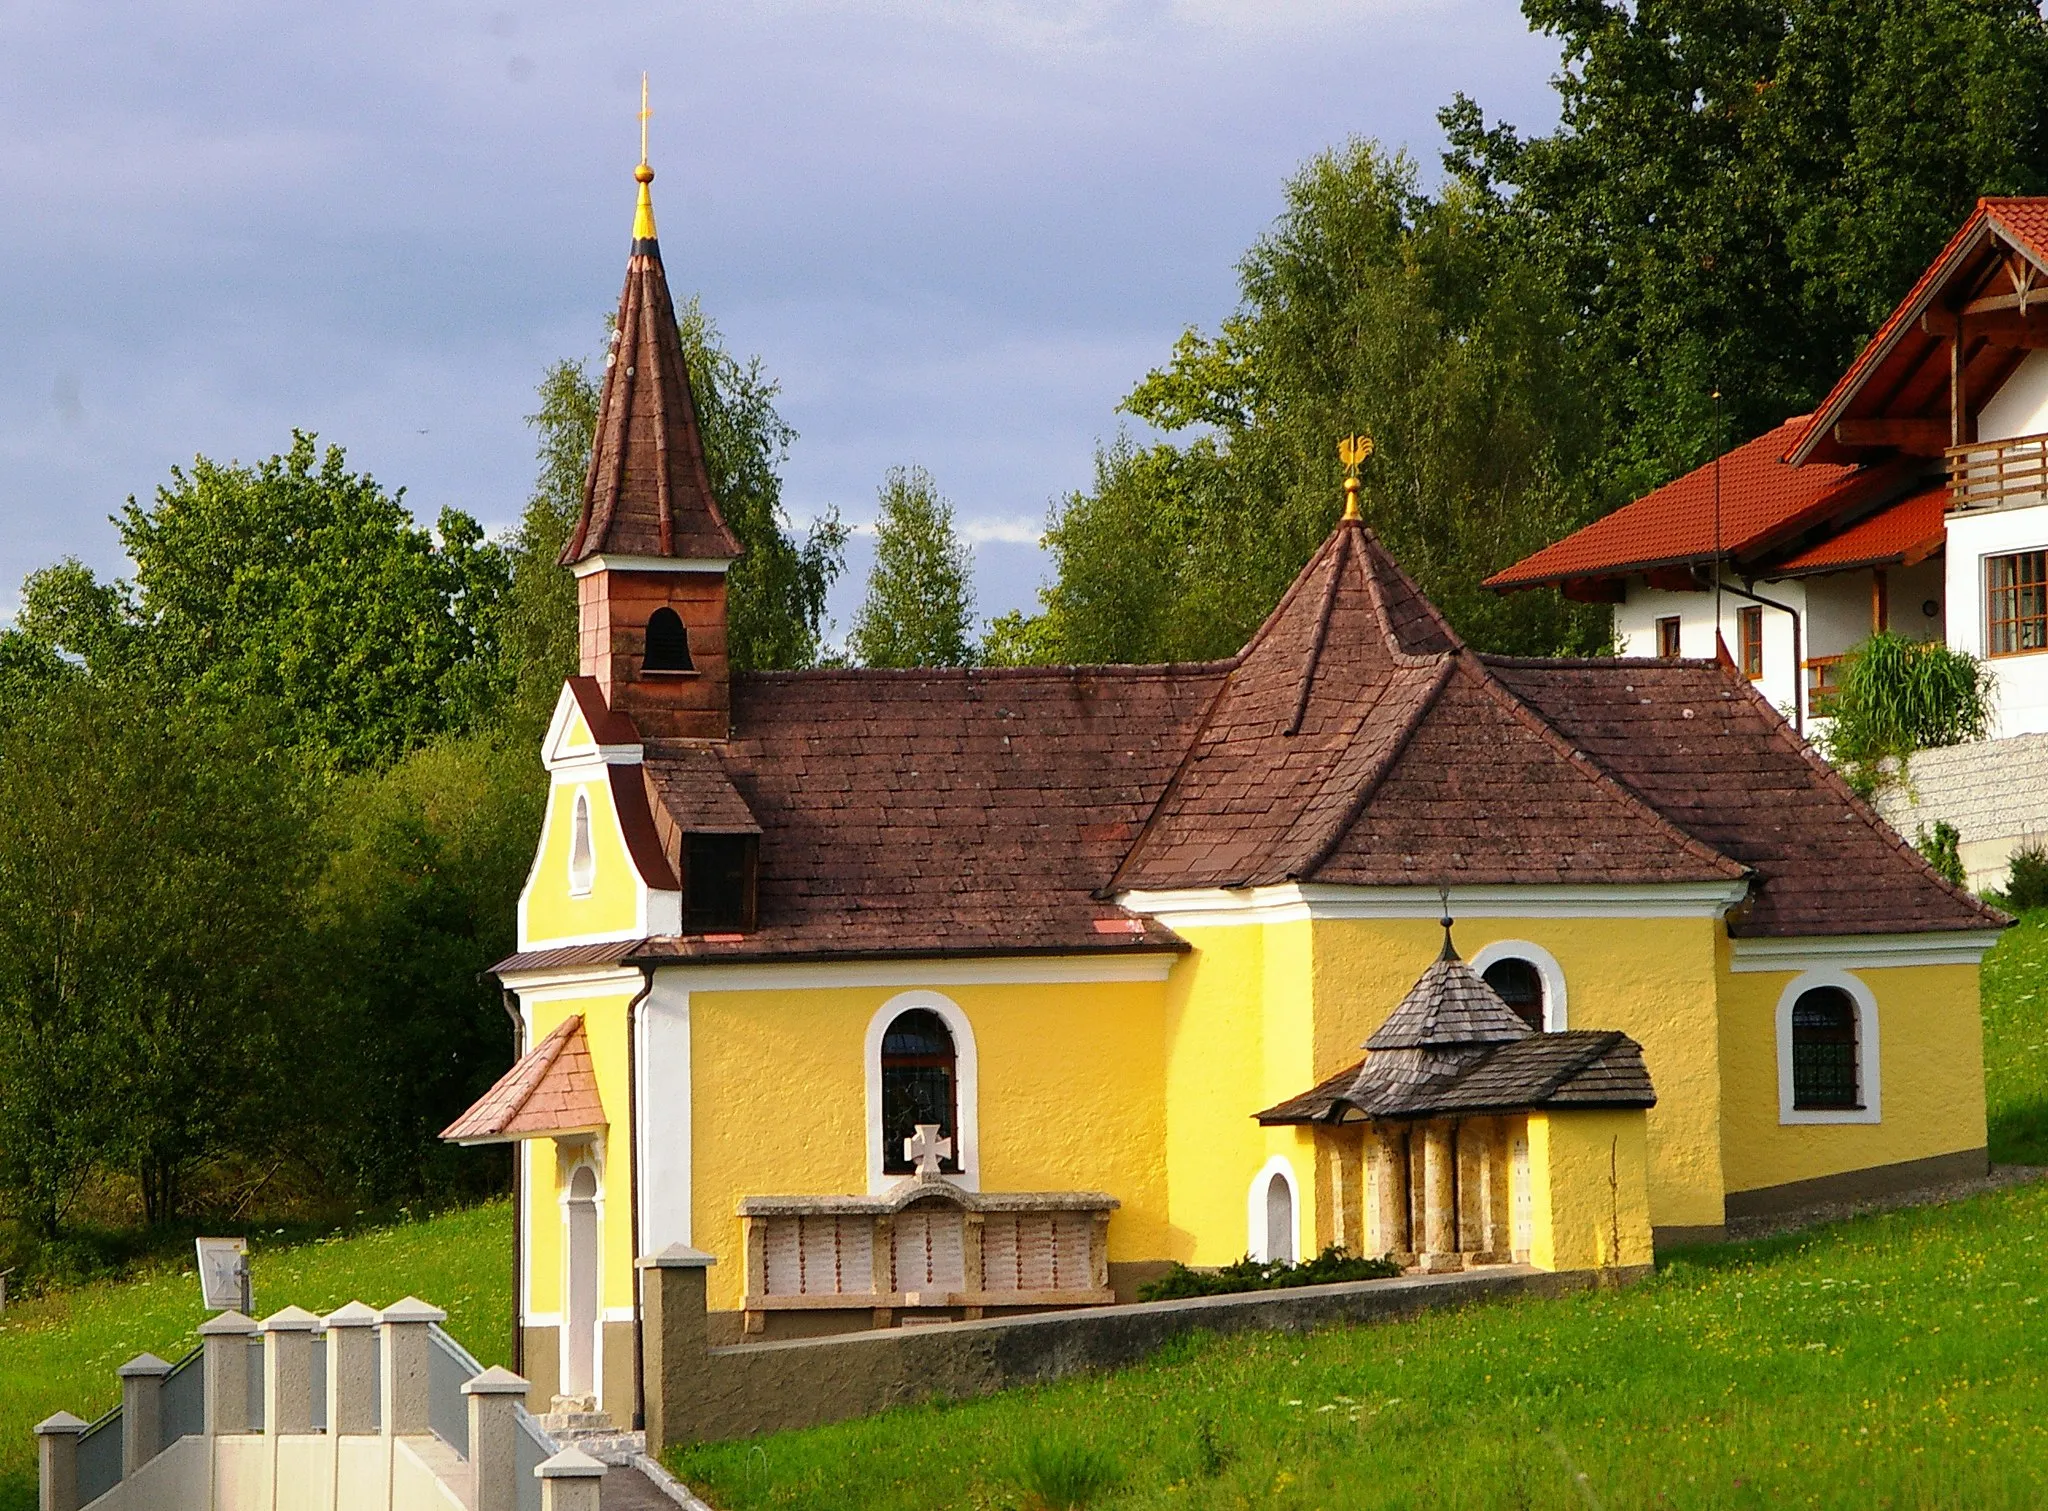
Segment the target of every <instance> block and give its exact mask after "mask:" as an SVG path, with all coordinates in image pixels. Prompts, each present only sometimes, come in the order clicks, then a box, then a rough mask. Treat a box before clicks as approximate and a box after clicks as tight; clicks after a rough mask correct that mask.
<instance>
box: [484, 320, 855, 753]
mask: <svg viewBox="0 0 2048 1511" xmlns="http://www.w3.org/2000/svg"><path fill="white" fill-rule="evenodd" d="M676 325H677V329H678V331H679V332H680V334H681V336H682V342H683V356H684V359H685V361H686V362H687V363H688V364H689V369H690V386H691V391H692V393H693V394H694V396H695V398H696V401H697V420H698V424H699V425H700V426H701V427H702V429H703V432H704V462H705V468H706V470H707V471H708V472H709V473H710V475H711V487H712V491H713V492H715V493H716V494H717V496H718V503H719V507H720V508H721V509H722V510H723V511H724V513H725V521H726V523H727V524H728V525H730V526H731V527H732V531H733V534H735V535H737V536H738V537H739V539H740V543H741V545H742V546H743V547H744V548H745V554H744V555H742V556H741V558H740V559H739V561H737V562H736V563H734V565H733V568H732V573H731V576H730V577H729V579H728V584H729V596H728V599H727V608H726V613H727V632H728V636H729V639H728V644H729V647H730V650H731V655H732V664H733V665H734V666H735V667H737V668H742V669H749V670H767V669H773V668H779V667H794V666H808V665H810V664H811V663H812V662H814V661H816V660H817V657H818V644H819V638H818V637H819V629H820V627H821V626H822V624H823V623H824V618H825V594H826V592H827V591H828V590H829V589H830V588H831V586H832V583H833V582H834V581H835V580H836V579H837V578H838V576H839V573H840V572H841V571H842V570H844V567H845V562H846V530H845V527H844V526H843V525H841V524H840V522H839V517H838V515H837V514H836V513H834V514H829V515H827V516H826V517H824V518H823V519H819V520H815V521H813V522H812V524H811V527H810V529H809V530H808V531H807V532H806V533H805V536H804V538H803V540H802V541H798V540H796V539H795V538H794V537H793V536H792V535H791V533H790V529H789V520H788V516H787V515H786V513H785V512H784V510H783V507H782V478H781V474H780V472H779V471H778V470H777V469H778V468H779V467H780V466H781V464H782V462H783V460H784V458H785V457H786V456H787V455H788V453H789V445H790V442H792V441H793V440H795V439H796V432H795V431H794V430H792V429H791V428H790V427H789V425H788V424H787V423H786V422H785V421H784V420H783V418H782V416H781V414H780V413H779V412H778V411H777V410H776V408H775V398H776V395H777V394H779V393H780V392H781V385H780V384H778V383H776V382H775V381H774V380H773V379H772V378H770V377H769V376H768V375H767V373H766V372H765V371H764V370H763V368H762V365H761V359H760V358H759V357H750V358H748V359H747V360H746V361H745V362H742V361H740V360H739V359H738V358H736V357H734V356H733V355H732V353H731V352H730V351H728V350H727V349H726V346H725V343H724V341H723V339H722V338H721V337H720V335H719V333H718V328H717V326H715V325H713V324H712V322H711V320H710V318H709V317H708V316H707V315H705V313H704V310H703V306H702V305H701V304H699V302H698V301H697V300H696V299H695V298H692V299H691V300H690V301H689V302H688V303H687V304H685V305H684V306H683V308H682V310H681V312H680V313H679V314H678V315H677V317H676ZM539 392H540V408H539V409H538V410H537V411H536V412H535V413H534V414H532V415H529V416H528V417H527V418H528V423H530V424H531V425H532V426H533V427H534V429H535V430H536V431H537V432H538V433H539V436H540V464H541V466H540V476H539V478H538V480H537V481H536V483H535V485H534V491H533V496H532V498H531V499H529V500H528V502H527V506H526V512H525V515H524V517H523V518H522V519H521V521H520V526H519V531H518V534H517V536H516V538H515V543H514V547H513V591H512V603H511V606H510V610H509V613H508V616H507V617H508V621H509V625H510V628H509V630H508V638H509V641H510V643H511V646H512V649H513V654H514V655H515V656H516V658H517V672H516V676H517V678H518V681H519V685H520V688H521V697H520V702H521V705H522V706H523V707H529V706H532V705H536V704H541V705H545V706H552V704H553V701H554V697H555V695H556V693H558V692H559V691H560V689H561V681H562V678H563V677H565V676H567V675H569V674H570V673H572V672H574V671H575V669H576V660H577V657H576V593H575V587H574V585H573V583H571V582H570V581H569V576H568V574H567V573H566V572H564V571H563V570H562V569H561V568H560V567H558V566H557V565H556V564H555V563H556V559H557V558H558V557H559V556H560V554H561V550H562V545H563V543H564V542H565V541H567V540H568V538H569V532H570V531H571V530H572V529H573V528H574V527H575V524H576V516H577V512H578V511H579V510H580V509H581V508H582V505H583V484H584V477H585V474H586V473H587V472H588V470H589V466H590V446H591V440H592V438H593V437H594V436H595V434H596V432H597V402H598V386H597V383H596V381H595V380H594V379H593V378H592V377H591V376H590V374H589V372H588V371H587V370H586V369H585V368H584V366H583V364H582V363H580V362H569V361H564V362H557V363H555V364H554V365H553V366H552V367H550V368H549V369H548V370H547V372H546V374H545V375H544V376H543V377H542V380H541V385H540V390H539ZM541 717H542V718H543V719H544V718H545V713H544V712H543V714H542V715H541Z"/></svg>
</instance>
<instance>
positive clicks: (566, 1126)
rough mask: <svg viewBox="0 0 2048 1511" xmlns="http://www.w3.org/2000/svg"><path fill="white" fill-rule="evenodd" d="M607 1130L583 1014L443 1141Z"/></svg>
mask: <svg viewBox="0 0 2048 1511" xmlns="http://www.w3.org/2000/svg"><path fill="white" fill-rule="evenodd" d="M604 1126H605V1116H604V1103H603V1102H601V1101H600V1100H599V1099H598V1095H597V1074H596V1072H595V1071H594V1070H593V1069H592V1068H591V1064H590V1045H589V1042H588V1040H586V1039H585V1038H584V1035H583V1019H582V1017H581V1015H578V1016H575V1017H571V1018H566V1019H564V1020H563V1021H562V1023H561V1025H560V1026H559V1027H557V1028H556V1029H555V1031H554V1032H553V1033H551V1034H549V1035H548V1036H547V1037H546V1038H545V1039H543V1040H541V1041H540V1043H538V1044H536V1045H534V1047H533V1048H532V1049H530V1050H528V1051H527V1052H526V1053H525V1054H523V1055H521V1056H520V1057H519V1061H518V1063H517V1064H515V1065H514V1066H513V1067H512V1068H511V1069H510V1070H508V1071H506V1072H505V1074H504V1075H502V1076H500V1077H499V1078H498V1083H497V1085H495V1086H493V1087H492V1088H491V1089H490V1090H489V1091H487V1092H485V1093H484V1094H483V1096H482V1097H481V1098H479V1099H478V1101H477V1102H476V1105H474V1106H473V1107H471V1108H470V1109H469V1111H467V1112H465V1113H463V1115H462V1116H461V1117H459V1118H457V1119H456V1120H455V1121H454V1122H452V1123H450V1124H449V1125H448V1126H447V1127H446V1128H444V1129H442V1130H441V1137H442V1138H444V1139H447V1140H448V1141H449V1142H450V1143H456V1144H498V1143H507V1142H510V1141H512V1140H515V1139H523V1138H544V1137H551V1136H553V1135H555V1134H561V1133H584V1132H591V1131H594V1130H596V1129H599V1128H602V1127H604Z"/></svg>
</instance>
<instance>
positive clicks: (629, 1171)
mask: <svg viewBox="0 0 2048 1511" xmlns="http://www.w3.org/2000/svg"><path fill="white" fill-rule="evenodd" d="M653 991H654V967H653V966H651V965H643V966H641V967H640V991H639V993H638V994H637V995H636V996H635V997H634V998H633V1000H632V1001H631V1002H628V1003H627V1004H626V1127H627V1144H626V1151H627V1159H626V1179H627V1180H628V1181H629V1182H631V1188H630V1189H629V1190H628V1191H627V1193H626V1195H627V1213H626V1221H627V1222H629V1223H630V1224H632V1228H633V1258H634V1261H635V1263H634V1265H633V1431H635V1432H644V1431H646V1429H647V1342H646V1336H645V1334H644V1332H643V1330H642V1328H641V1325H640V1291H641V1285H642V1279H643V1276H644V1273H645V1272H644V1271H642V1270H641V1268H640V1265H639V1263H638V1261H639V1258H640V1006H641V1004H642V1003H644V1002H645V1001H646V1000H647V999H648V997H649V996H650V995H651V994H652V993H653Z"/></svg>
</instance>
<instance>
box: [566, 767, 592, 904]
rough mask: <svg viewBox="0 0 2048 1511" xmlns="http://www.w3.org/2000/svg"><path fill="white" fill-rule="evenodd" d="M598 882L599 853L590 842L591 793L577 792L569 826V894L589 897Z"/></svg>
mask: <svg viewBox="0 0 2048 1511" xmlns="http://www.w3.org/2000/svg"><path fill="white" fill-rule="evenodd" d="M596 882H597V854H596V852H595V851H594V850H593V849H592V847H591V843H590V794H589V793H587V792H578V793H577V794H576V809H575V817H574V818H573V819H572V821H571V823H570V827H569V895H570V896H572V897H588V896H589V895H590V889H591V887H592V886H594V885H595V884H596Z"/></svg>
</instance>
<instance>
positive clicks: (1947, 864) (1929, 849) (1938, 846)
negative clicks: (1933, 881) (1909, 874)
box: [1913, 819, 1969, 887]
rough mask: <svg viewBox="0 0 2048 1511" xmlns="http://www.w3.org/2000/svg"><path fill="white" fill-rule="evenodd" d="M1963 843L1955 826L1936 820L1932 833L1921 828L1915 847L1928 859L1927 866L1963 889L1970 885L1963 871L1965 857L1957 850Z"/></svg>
mask: <svg viewBox="0 0 2048 1511" xmlns="http://www.w3.org/2000/svg"><path fill="white" fill-rule="evenodd" d="M1961 842H1962V836H1961V835H1960V834H1958V833H1956V826H1955V825H1954V824H1951V823H1950V822H1949V821H1948V820H1947V819H1936V820H1935V823H1934V830H1933V832H1932V833H1929V832H1928V830H1927V828H1926V826H1925V825H1922V826H1921V829H1920V833H1919V834H1918V835H1917V836H1915V838H1914V840H1913V847H1914V848H1915V849H1916V850H1918V851H1919V852H1920V853H1921V854H1922V855H1924V856H1926V857H1927V864H1929V865H1930V866H1932V867H1934V869H1935V870H1936V871H1938V872H1940V873H1941V875H1942V877H1943V878H1944V879H1945V880H1948V881H1952V882H1954V883H1955V884H1956V885H1957V886H1959V887H1961V886H1967V885H1968V884H1969V877H1968V875H1967V873H1965V872H1964V870H1963V857H1962V855H1961V853H1960V851H1959V850H1958V848H1957V847H1958V846H1959V845H1960V844H1961Z"/></svg>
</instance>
